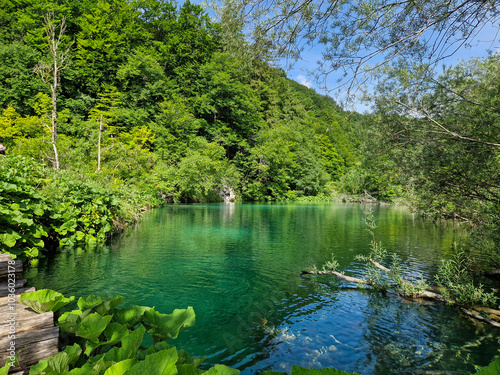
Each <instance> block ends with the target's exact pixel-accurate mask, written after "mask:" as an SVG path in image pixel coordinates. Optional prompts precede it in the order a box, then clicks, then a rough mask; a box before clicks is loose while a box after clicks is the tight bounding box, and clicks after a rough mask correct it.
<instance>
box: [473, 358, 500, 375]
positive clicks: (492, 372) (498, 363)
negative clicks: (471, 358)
mask: <svg viewBox="0 0 500 375" xmlns="http://www.w3.org/2000/svg"><path fill="white" fill-rule="evenodd" d="M498 374H500V357H497V359H495V360H494V361H493V362H491V363H490V364H489V365H488V366H486V367H483V368H482V369H481V370H479V371H478V372H476V374H475V375H498Z"/></svg>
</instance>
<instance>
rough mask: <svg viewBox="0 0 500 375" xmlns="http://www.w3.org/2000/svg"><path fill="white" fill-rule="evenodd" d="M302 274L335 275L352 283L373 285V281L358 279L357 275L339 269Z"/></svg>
mask: <svg viewBox="0 0 500 375" xmlns="http://www.w3.org/2000/svg"><path fill="white" fill-rule="evenodd" d="M300 275H301V276H302V275H335V276H337V278H339V279H340V280H344V281H348V282H350V283H356V284H364V285H373V283H372V282H371V281H370V280H365V279H358V278H357V277H351V276H346V275H344V274H343V273H340V272H337V271H332V270H325V271H319V270H315V271H302V272H301V273H300Z"/></svg>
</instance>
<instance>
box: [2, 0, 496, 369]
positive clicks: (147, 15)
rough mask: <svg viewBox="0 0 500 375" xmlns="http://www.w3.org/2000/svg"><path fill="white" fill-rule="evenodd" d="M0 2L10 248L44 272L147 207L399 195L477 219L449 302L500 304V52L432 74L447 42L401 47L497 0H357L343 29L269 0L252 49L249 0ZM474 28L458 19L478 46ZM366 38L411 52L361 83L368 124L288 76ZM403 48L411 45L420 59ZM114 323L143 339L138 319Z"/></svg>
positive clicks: (421, 207)
mask: <svg viewBox="0 0 500 375" xmlns="http://www.w3.org/2000/svg"><path fill="white" fill-rule="evenodd" d="M0 3H1V6H0V82H1V84H0V111H1V112H0V152H1V153H2V154H0V251H1V252H2V253H10V254H12V255H13V256H15V257H18V258H19V259H21V260H23V261H25V262H26V263H29V264H31V265H32V266H36V265H37V262H38V258H39V257H40V256H42V255H43V254H42V252H43V251H48V250H49V249H52V248H57V247H59V246H94V245H96V244H100V243H103V242H104V241H105V240H106V239H107V238H109V237H110V235H112V234H114V233H118V232H120V230H122V229H123V228H125V227H126V226H127V225H130V224H132V223H134V222H136V221H138V220H139V219H140V215H141V212H142V211H145V210H147V209H150V208H153V207H159V206H162V205H165V204H169V203H200V202H222V201H239V202H242V201H295V200H310V201H315V200H317V201H334V200H344V201H346V200H352V201H363V200H369V201H372V202H376V201H385V202H403V203H405V204H407V205H408V206H410V207H411V208H412V209H413V210H414V211H415V212H418V213H420V214H422V215H424V216H426V217H429V218H431V219H433V220H439V219H455V220H458V221H459V222H460V223H464V224H465V225H463V227H464V228H465V229H466V230H465V231H464V236H463V238H462V239H461V241H460V242H458V243H457V244H456V246H455V249H453V250H455V252H456V254H455V255H454V257H453V255H450V259H451V261H450V262H448V263H445V265H444V266H443V267H442V269H441V271H440V272H441V273H440V275H441V277H442V280H441V284H440V288H443V290H444V292H443V294H446V293H448V294H447V295H446V296H447V298H448V301H452V302H453V303H456V304H458V305H460V306H471V305H475V304H483V305H489V306H490V307H495V308H496V307H497V306H498V302H497V301H498V290H495V289H494V288H493V287H494V286H495V284H493V283H489V282H490V281H486V282H487V283H488V284H487V287H486V288H484V285H483V284H482V283H483V282H484V280H485V279H484V276H493V277H494V276H495V275H496V277H498V274H500V270H499V269H500V249H499V247H500V230H499V228H500V173H499V172H500V164H499V163H500V153H499V152H500V55H499V54H498V53H493V52H491V53H490V54H489V55H488V56H487V57H483V58H473V59H471V60H469V61H462V62H460V63H458V64H456V65H455V66H450V67H446V66H445V67H443V68H440V69H432V68H431V67H430V65H429V64H427V63H425V61H424V59H422V56H424V55H425V54H426V53H430V55H429V56H430V57H432V56H434V55H433V53H437V52H436V51H438V50H439V48H441V47H442V46H441V44H440V43H434V44H435V45H433V46H432V48H431V49H430V50H427V49H425V45H421V44H419V42H418V41H417V42H415V40H414V39H412V42H411V43H409V45H410V47H411V48H414V49H413V50H411V48H410V47H408V46H406V45H405V46H403V47H401V48H402V49H400V50H398V49H397V48H399V47H400V44H401V43H406V41H407V40H409V39H408V38H409V37H408V36H405V34H404V33H405V32H407V31H408V30H410V37H411V36H412V35H421V34H422V33H424V31H426V30H428V29H427V27H430V26H428V25H429V22H430V24H432V25H434V24H433V23H432V22H434V21H433V20H435V22H436V23H437V24H438V27H441V28H442V29H441V32H442V35H444V36H443V38H444V40H448V41H449V40H450V39H449V38H451V37H449V35H448V34H447V33H451V34H452V35H454V34H456V33H457V30H458V29H457V28H456V26H457V25H458V26H457V27H458V28H460V23H458V24H456V23H454V22H455V21H453V19H452V20H451V21H450V23H448V24H447V23H446V22H447V19H448V18H450V19H451V18H452V17H454V16H455V15H456V17H458V19H466V21H470V20H475V17H479V18H480V17H481V16H484V15H486V14H489V13H491V12H492V10H491V8H490V7H488V8H486V9H483V8H484V7H483V6H484V4H486V3H491V4H493V5H492V7H493V8H495V6H494V5H495V4H494V3H495V2H468V1H464V2H463V4H461V5H460V4H459V5H457V7H456V9H455V8H454V9H453V10H452V11H450V9H448V8H447V7H448V6H451V5H450V4H452V3H453V4H455V3H456V1H451V2H446V4H444V5H439V6H436V5H435V4H433V3H430V2H427V1H420V0H418V1H413V2H408V3H407V2H403V5H402V3H397V4H396V3H390V2H389V3H390V4H389V5H387V4H385V3H384V2H382V3H384V4H383V6H380V7H376V6H375V5H374V4H375V3H377V1H375V2H360V5H359V6H358V3H357V2H356V4H354V5H348V6H349V7H352V9H351V8H350V9H349V10H350V12H345V14H344V13H342V12H343V11H344V9H343V8H342V5H339V9H340V11H341V12H340V13H339V14H341V16H345V18H343V19H342V18H339V19H337V20H335V28H337V29H336V30H340V31H341V32H339V33H338V35H336V34H335V33H333V34H332V28H331V27H330V26H331V25H330V24H328V23H327V22H326V21H325V20H327V19H328V17H329V15H328V14H321V12H319V11H318V13H315V12H312V11H311V8H310V6H311V3H310V2H307V1H306V2H304V4H302V5H303V6H302V5H300V6H299V8H298V9H295V8H294V7H295V6H296V5H297V4H298V3H300V2H298V3H297V2H293V4H292V3H290V2H289V1H288V0H282V1H281V0H275V1H274V2H273V0H270V1H269V2H268V3H270V4H273V3H274V4H275V6H276V8H275V9H278V13H277V14H278V15H277V16H276V18H273V17H271V16H270V17H266V16H263V17H262V18H261V20H262V19H263V20H264V21H263V23H260V24H259V23H258V17H260V16H262V14H257V16H256V17H257V18H254V19H252V20H251V21H253V22H255V24H254V25H256V26H255V27H254V31H255V32H256V33H255V34H254V39H253V40H252V38H249V37H248V35H245V34H244V30H245V28H247V27H248V24H246V22H245V21H244V20H243V18H244V17H243V15H244V13H243V12H242V11H241V10H242V8H240V7H238V3H239V2H238V1H230V0H227V1H223V3H224V4H223V5H224V6H221V7H220V8H218V9H215V10H213V12H214V13H213V14H217V15H218V18H217V19H215V18H212V17H211V16H209V14H208V13H207V12H206V11H205V10H204V9H203V8H202V7H201V6H199V5H196V4H192V3H190V2H189V0H188V1H186V2H185V3H184V4H176V3H175V2H173V1H161V0H100V1H99V2H97V3H96V2H95V1H89V0H83V1H74V0H52V1H50V0H44V1H42V0H23V1H15V0H0ZM262 3H263V4H264V5H266V1H262ZM340 3H342V2H340ZM242 4H243V6H247V5H248V3H247V2H246V1H243V2H242ZM342 4H343V3H342ZM453 4H452V5H453ZM240 5H241V4H240ZM346 6H347V5H346ZM466 6H469V7H466ZM287 7H288V8H287ZM398 7H400V8H401V12H400V13H394V12H393V10H394V9H400V8H398ZM428 7H431V8H432V9H428ZM257 8H258V7H256V9H257ZM263 8H265V7H264V6H263ZM392 8H394V9H392ZM387 9H389V10H387ZM457 9H465V10H463V11H460V12H459V11H458V10H457ZM495 9H496V8H495ZM495 9H493V10H495ZM257 10H258V9H257ZM285 10H286V12H285ZM330 10H331V9H328V11H330ZM386 11H387V12H388V13H384V12H386ZM280 12H281V13H280ZM379 12H382V13H381V14H380V13H379ZM419 12H420V13H419ZM494 13H495V15H496V14H498V12H496V11H495V12H494ZM350 14H354V15H356V16H357V15H361V16H360V17H359V18H357V22H358V21H359V22H358V23H356V24H353V23H351V22H350V19H349V15H350ZM418 14H425V15H426V16H425V17H420V16H419V17H417V16H418ZM416 15H417V16H416ZM308 17H309V18H308ZM310 17H313V18H314V17H316V18H314V21H315V22H316V23H315V22H312V21H313V19H312V18H310ZM363 17H364V18H363ZM433 17H434V18H433ZM447 17H448V18H447ZM464 17H465V18H464ZM467 17H469V18H467ZM297 20H298V21H297ZM380 20H384V22H379V21H380ZM429 20H430V21H429ZM481 20H483V19H482V18H481ZM294 22H297V23H294ZM320 22H324V23H323V24H321V23H320ZM481 22H483V21H481ZM266 23H267V24H266ZM269 23H270V24H272V25H273V26H275V27H277V28H278V30H277V31H275V33H274V34H273V33H272V32H271V31H270V30H271V27H268V24H269ZM421 23H423V24H421ZM473 24H474V22H472V21H471V22H470V23H468V22H465V23H463V24H462V29H461V30H463V35H465V36H464V37H463V38H464V39H463V40H467V38H466V34H467V32H470V30H469V29H468V28H471V30H472V31H473V30H474V27H473V26H470V25H473ZM353 25H354V26H353ZM388 25H389V26H388ZM280 27H281V29H280ZM412 28H413V29H412ZM262 30H267V31H269V33H268V34H269V35H267V36H269V38H268V39H266V37H267V36H266V37H264V36H263V34H261V35H260V36H259V32H261V33H262ZM353 30H354V31H353ZM357 30H358V31H359V32H361V33H362V34H363V35H364V36H363V38H366V39H365V41H366V45H364V47H367V48H368V49H367V50H368V51H373V50H376V49H377V48H379V49H380V50H381V51H384V52H385V51H390V48H389V47H387V46H391V48H392V47H394V46H395V47H396V49H395V50H394V51H392V52H394V54H393V57H391V58H388V59H387V61H391V64H387V65H380V66H377V67H376V69H375V68H373V69H367V70H364V72H368V73H367V74H369V75H371V77H370V78H371V79H373V81H372V82H375V83H373V85H372V86H371V87H370V89H369V90H368V91H366V92H365V93H364V94H365V95H364V96H365V99H366V100H368V101H369V103H370V104H371V106H372V107H371V112H370V113H366V114H359V113H356V112H351V111H348V110H346V109H345V108H343V107H342V106H340V105H339V104H338V102H337V101H336V98H334V97H331V96H325V95H320V94H318V93H317V92H315V91H314V90H313V89H310V88H307V87H305V86H303V85H301V84H299V83H297V82H295V81H293V80H291V79H289V78H287V74H286V72H285V70H283V69H281V68H280V67H279V65H278V64H276V61H278V60H279V58H281V57H282V56H284V55H286V54H288V57H292V58H299V57H300V56H299V55H300V54H296V52H294V51H298V50H300V48H295V47H296V46H295V44H294V43H295V42H296V41H298V40H303V39H304V38H308V35H313V34H314V36H315V37H318V38H320V39H321V41H322V42H324V44H325V45H326V46H327V49H326V53H325V56H327V57H328V59H330V63H332V64H333V65H334V66H335V67H336V68H337V69H342V68H344V67H346V66H351V65H352V66H354V68H353V69H354V70H356V71H357V70H359V71H362V70H363V69H361V68H360V67H361V65H356V64H357V61H358V60H356V59H357V58H358V56H357V55H356V56H355V57H353V56H351V55H349V54H350V53H353V51H354V53H358V52H359V51H361V50H362V48H360V45H361V44H360V43H363V38H361V39H360V38H358V37H357V36H356V31H357ZM384 30H385V31H387V30H389V31H388V32H387V35H385V34H383V33H378V32H379V31H380V32H382V31H384ZM412 30H413V31H414V32H415V34H411V33H412V32H413V31H412ZM422 30H423V31H422ZM300 33H303V34H304V35H302V36H301V34H300ZM419 33H420V34H419ZM367 35H368V36H369V37H367ZM440 35H441V34H440ZM446 38H448V39H446ZM410 39H411V38H410ZM395 40H396V42H395ZM360 41H361V42H360ZM461 41H462V39H460V38H459V39H458V42H459V43H460V42H461ZM280 43H282V44H281V45H280ZM431 44H432V43H431ZM440 46H441V47H440ZM386 47H387V48H386ZM438 47H439V48H438ZM370 48H371V50H370ZM407 48H408V50H409V51H413V52H411V53H410V54H408V55H404V54H403V52H404V51H406V50H407ZM429 51H430V52H429ZM390 52H391V51H390ZM370 53H371V52H370ZM370 53H369V55H370ZM400 54H401V58H399V55H400ZM410 55H411V56H410ZM389 57H390V56H389ZM396 57H398V58H396ZM361 60H363V58H361ZM325 66H326V65H325ZM329 68H330V67H329V66H326V69H327V70H328V69H329ZM350 88H352V86H351V87H350ZM367 220H368V219H367ZM370 228H371V231H372V234H373V233H374V228H375V224H374V223H373V224H372V226H371V227H370ZM372 246H373V247H374V248H376V247H377V244H376V241H375V235H374V234H373V243H372ZM368 260H369V261H371V262H372V263H373V259H368ZM332 263H333V260H332ZM377 264H378V263H377ZM379 266H381V265H379ZM381 267H383V266H381ZM384 268H385V267H384ZM384 272H389V273H391V274H394V273H392V271H391V270H388V269H385V271H384ZM443 275H444V276H443ZM400 281H401V280H400ZM369 282H371V281H370V280H368V281H367V282H366V283H367V284H368V285H373V283H372V284H370V283H369ZM402 284H403V286H408V285H406V284H405V283H404V282H403V283H402ZM57 298H62V296H58V297H57ZM110 301H111V300H109V301H104V300H102V301H98V302H96V304H91V303H88V304H87V302H86V301H85V300H84V301H83V302H82V304H83V306H87V305H88V306H90V305H92V306H90V308H89V309H87V310H85V309H83V308H82V310H85V312H84V315H86V314H88V313H89V312H90V311H94V310H95V309H98V308H100V307H99V306H101V305H102V306H107V310H106V311H105V313H106V314H108V313H109V314H114V312H116V311H115V308H116V305H113V303H115V302H117V303H116V304H118V303H120V302H121V300H120V301H118V297H117V299H116V301H115V302H113V303H111V302H112V301H111V302H110ZM79 306H80V302H79ZM88 306H87V307H88ZM96 306H97V307H96ZM110 306H113V307H110ZM80 307H82V306H80ZM92 309H94V310H92ZM144 309H146V308H144ZM148 309H149V308H148ZM132 310H133V309H132ZM139 310H140V309H139ZM110 311H113V312H112V313H111V312H110ZM117 311H118V310H117ZM127 311H128V310H127ZM147 311H148V312H147V314H150V315H151V317H149V318H147V316H146V315H145V314H146V310H141V311H128V312H129V313H133V314H135V315H136V316H134V317H132V318H133V319H132V320H133V321H135V323H134V324H135V325H137V323H138V322H140V321H142V320H144V321H146V320H147V319H150V320H151V321H153V320H155V319H156V318H155V316H154V315H155V314H156V312H154V309H151V310H147ZM176 311H177V310H176ZM70 314H71V313H70ZM79 314H82V311H80V312H79ZM103 314H104V313H103ZM73 315H78V314H76V313H75V312H73ZM92 315H94V314H92ZM117 316H118V315H117ZM109 317H110V318H109V319H108V321H107V323H109V321H110V319H111V315H109ZM66 318H67V316H66V317H65V318H64V319H66ZM146 318H147V319H146ZM71 319H75V321H76V320H78V319H81V321H82V322H83V319H84V317H80V316H79V317H74V316H73V317H72V318H71ZM95 319H103V318H101V317H97V315H95ZM106 319H107V318H106ZM116 319H118V320H117V321H116V322H114V324H115V323H116V324H115V326H116V325H120V324H124V327H125V325H127V327H126V328H120V330H122V331H121V332H122V333H123V332H125V331H127V335H128V334H129V333H128V329H129V328H131V327H132V326H134V324H131V323H130V322H129V321H126V322H125V320H124V321H123V322H122V321H119V318H116ZM162 319H163V318H162ZM189 319H191V318H190V317H189ZM193 319H194V313H193ZM68 322H69V320H68ZM68 322H66V323H68ZM71 322H74V321H73V320H71ZM107 323H106V324H107ZM150 323H151V322H149V323H148V324H150ZM189 324H191V323H189ZM68 325H69V326H71V324H69V323H68ZM129 325H130V327H128V326H129ZM187 326H189V325H186V327H187ZM103 327H104V326H103ZM183 327H184V326H183ZM70 328H71V329H73V328H75V327H74V326H71V327H70ZM184 328H185V327H184ZM155 329H156V328H155ZM103 330H104V328H103ZM103 330H101V331H99V332H98V333H97V336H96V337H98V336H99V335H101V333H102V332H103ZM137 331H139V330H137ZM70 332H72V331H70ZM73 333H74V332H73ZM105 333H106V332H105ZM108 333H109V332H107V333H106V335H107V334H108ZM111 333H112V334H113V335H114V333H113V332H111ZM142 333H144V332H142ZM177 333H178V332H177ZM168 335H171V333H170V332H169V333H168ZM168 335H166V336H168ZM82 337H85V338H86V336H82ZM96 337H94V338H96ZM101 337H102V336H101ZM123 337H125V336H123ZM123 337H122V338H123ZM127 340H128V339H127ZM135 340H136V341H137V338H136V339H135ZM140 340H142V336H141V337H140ZM140 340H139V341H138V343H140ZM85 342H87V341H85ZM110 342H111V341H110ZM117 343H118V341H115V342H113V345H115V344H116V345H118V344H117ZM106 344H109V342H108V343H106ZM155 344H156V341H155ZM85 345H87V344H85ZM92 345H94V344H92ZM92 345H91V346H92ZM96 345H97V346H96V347H92V348H90V349H91V350H90V351H92V350H94V349H96V348H97V347H98V346H99V345H101V344H96ZM120 345H121V344H120ZM134 345H135V344H134ZM123 347H125V346H122V348H123ZM71 348H72V347H70V346H68V347H67V348H66V349H65V352H64V353H66V354H65V355H71V356H73V357H74V360H75V361H76V360H77V359H76V358H77V357H78V356H80V354H81V350H80V352H78V354H76V355H75V353H71V351H72V350H73V349H74V350H75V351H76V350H77V349H76V348H73V349H71ZM136 349H137V348H136ZM153 349H154V350H164V351H165V350H167V349H165V347H163V346H161V345H160V346H158V347H156V346H155V347H154V348H153ZM153 349H152V350H153ZM99 350H100V349H99ZM154 350H153V352H154ZM117 351H118V350H117ZM173 351H175V348H174V349H173V350H172V352H173ZM85 353H86V355H88V353H87V351H86V352H85ZM109 353H111V351H110V352H109ZM148 353H150V352H148ZM121 354H123V353H121ZM121 354H120V355H121ZM125 354H126V353H125ZM125 354H123V355H125ZM129 354H130V353H129ZM129 354H127V355H129ZM134 355H135V354H134ZM141 355H142V354H141ZM144 355H145V354H144ZM172 355H173V354H172ZM175 356H177V354H175ZM123 358H125V357H123ZM123 358H121V359H123ZM172 358H173V357H172ZM175 358H176V359H177V357H175ZM186 358H187V357H186ZM121 359H120V360H121ZM170 359H171V358H170ZM114 360H116V358H114ZM190 360H192V358H191V359H190ZM115 362H118V360H116V361H115ZM144 362H146V361H144ZM174 362H175V361H174ZM134 363H135V362H134ZM108 365H109V363H108ZM129 365H130V366H132V362H130V363H129ZM497 365H498V363H497ZM89 366H90V365H89ZM42 367H43V366H42ZM101 370H102V369H101ZM141 371H143V370H141ZM179 371H180V372H181V370H179ZM185 371H188V370H185ZM224 371H226V370H224ZM143 372H144V371H143ZM188 372H189V373H190V374H199V373H201V372H199V371H195V369H194V368H193V369H191V367H189V371H188ZM188 372H185V373H188ZM214 372H217V371H214ZM299 372H300V371H299V370H297V372H296V373H297V374H298V373H299ZM224 373H228V372H224ZM236 373H237V372H236ZM236 373H233V374H236ZM301 373H302V372H301Z"/></svg>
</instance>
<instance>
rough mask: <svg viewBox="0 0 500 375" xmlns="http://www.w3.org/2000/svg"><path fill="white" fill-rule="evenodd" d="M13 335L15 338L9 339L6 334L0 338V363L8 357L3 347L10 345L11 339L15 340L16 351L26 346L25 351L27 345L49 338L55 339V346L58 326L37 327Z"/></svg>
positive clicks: (57, 338) (57, 337)
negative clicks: (34, 329)
mask: <svg viewBox="0 0 500 375" xmlns="http://www.w3.org/2000/svg"><path fill="white" fill-rule="evenodd" d="M15 336H16V337H15V340H12V339H9V337H8V336H7V337H2V338H1V339H0V348H2V351H1V352H0V363H5V361H6V359H7V357H8V355H7V354H8V351H7V350H5V349H4V348H6V349H8V348H9V347H10V342H11V341H14V342H15V349H16V353H19V352H20V351H21V350H22V349H23V348H26V349H25V351H26V350H28V347H32V346H33V345H32V344H34V343H38V342H40V341H47V340H50V339H55V340H56V347H57V341H58V340H59V327H50V328H44V329H39V330H37V331H30V332H21V333H19V334H17V333H16V335H15ZM22 354H24V352H22ZM25 358H27V356H25Z"/></svg>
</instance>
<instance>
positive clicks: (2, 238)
mask: <svg viewBox="0 0 500 375" xmlns="http://www.w3.org/2000/svg"><path fill="white" fill-rule="evenodd" d="M0 242H2V243H3V244H4V245H5V246H8V247H14V246H15V245H16V237H15V236H14V235H12V234H10V233H2V234H0Z"/></svg>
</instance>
